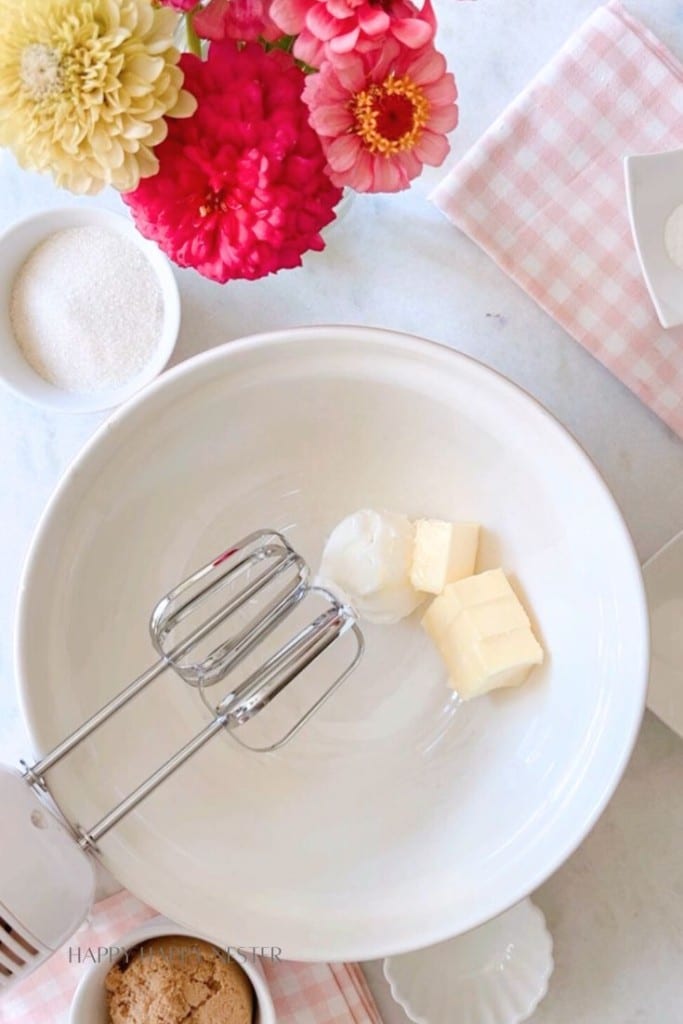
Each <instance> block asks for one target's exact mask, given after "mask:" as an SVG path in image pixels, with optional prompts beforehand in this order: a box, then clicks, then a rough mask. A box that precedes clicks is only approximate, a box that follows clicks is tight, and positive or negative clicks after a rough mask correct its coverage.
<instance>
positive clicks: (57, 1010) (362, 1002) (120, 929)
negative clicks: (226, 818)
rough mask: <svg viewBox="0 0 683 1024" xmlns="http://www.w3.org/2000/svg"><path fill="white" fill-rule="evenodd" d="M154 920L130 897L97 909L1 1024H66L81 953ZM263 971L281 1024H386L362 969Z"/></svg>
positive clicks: (7, 1006) (10, 1002) (23, 987)
mask: <svg viewBox="0 0 683 1024" xmlns="http://www.w3.org/2000/svg"><path fill="white" fill-rule="evenodd" d="M155 915H156V911H155V910H152V909H151V907H148V906H146V905H145V904H144V903H141V902H140V901H139V900H137V899H136V898H135V897H134V896H132V895H131V894H130V893H129V892H125V891H124V892H120V893H117V894H116V895H115V896H110V897H109V898H108V899H106V900H103V901H102V902H101V903H98V904H97V906H96V907H94V908H93V911H92V913H91V915H90V917H89V919H88V921H87V922H86V923H85V924H84V925H82V927H81V928H79V930H78V931H77V932H76V934H75V935H74V936H73V937H72V938H71V939H70V941H69V942H68V943H66V944H65V945H64V946H63V947H62V949H60V950H58V951H57V953H55V955H54V956H53V957H52V958H51V959H50V960H48V961H47V963H45V964H43V966H42V967H40V968H39V969H38V970H37V971H36V972H35V973H34V974H32V975H31V976H30V977H28V978H26V980H25V981H23V982H20V983H19V984H18V985H16V987H15V988H13V989H11V990H10V991H9V992H8V993H7V994H6V995H5V996H3V997H0V1022H1V1024H67V1022H68V1019H69V1006H70V1004H71V1000H72V998H73V994H74V992H75V990H76V986H77V985H78V982H79V980H80V978H81V976H82V973H83V971H84V970H86V969H87V962H86V963H83V962H81V963H79V962H78V955H77V951H78V950H80V951H81V956H82V957H83V958H84V959H85V960H86V961H87V951H88V950H97V949H98V948H100V947H101V948H105V949H106V948H107V947H109V946H112V945H113V946H116V944H117V942H118V941H119V940H120V939H121V938H122V937H123V936H124V935H125V934H126V933H127V932H130V931H132V930H133V929H135V928H137V927H138V926H139V925H141V924H142V923H143V922H144V921H147V920H149V918H151V917H154V916H155ZM70 951H71V954H70ZM84 951H85V953H84ZM263 968H264V971H265V974H266V977H267V980H268V984H269V987H270V991H271V994H272V997H273V1002H274V1004H275V1012H276V1014H277V1019H278V1024H382V1020H381V1017H380V1015H379V1012H378V1010H377V1007H376V1006H375V1003H374V1001H373V998H372V995H371V994H370V990H369V989H368V987H367V984H366V982H365V978H364V976H363V973H362V971H361V969H360V967H359V966H358V965H357V964H326V963H319V964H302V963H294V962H291V961H284V960H283V961H280V962H278V961H268V960H264V961H263Z"/></svg>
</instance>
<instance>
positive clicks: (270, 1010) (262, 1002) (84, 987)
mask: <svg viewBox="0 0 683 1024" xmlns="http://www.w3.org/2000/svg"><path fill="white" fill-rule="evenodd" d="M165 935H167V936H169V937H173V936H176V935H177V936H181V937H183V938H189V939H199V940H200V941H205V942H208V943H209V944H210V945H212V946H217V945H218V944H217V943H216V942H213V941H212V940H211V939H204V938H203V936H201V935H198V934H197V932H196V931H192V930H191V929H189V928H185V927H184V926H182V925H179V924H175V922H173V921H171V920H170V919H169V918H167V917H163V916H157V917H151V918H149V919H148V920H147V921H143V922H142V923H141V924H139V925H137V926H136V927H135V928H133V929H132V930H131V931H129V932H126V934H125V935H123V936H122V937H121V938H120V939H116V940H115V941H113V942H112V943H111V944H110V945H109V948H110V949H112V950H114V949H116V950H117V951H119V950H120V954H119V955H118V956H116V957H114V958H113V959H111V960H109V959H107V960H101V961H100V962H97V963H92V964H89V965H88V967H87V968H86V970H85V971H84V973H83V974H82V976H81V979H80V981H79V982H78V985H77V986H76V990H75V992H74V994H73V996H72V998H71V1003H70V1004H69V1019H68V1024H91V1021H90V1018H89V1017H86V1016H85V1009H84V1008H83V1007H82V1005H81V1004H82V1003H83V1001H84V1000H85V999H87V997H88V996H89V995H90V992H91V991H92V990H93V989H94V988H96V987H98V986H101V985H103V984H104V979H105V978H106V976H107V974H108V972H109V970H110V968H111V967H113V965H114V964H115V963H118V961H119V960H120V959H121V957H122V956H123V954H124V953H125V952H127V951H128V950H130V949H132V948H133V947H134V946H139V945H140V944H141V943H143V942H147V940H148V939H156V938H161V937H162V936H165ZM238 966H239V967H240V968H241V969H242V970H243V971H244V973H245V974H246V976H247V977H248V978H249V981H250V982H251V986H252V989H253V990H254V997H255V1002H256V1007H257V1008H258V1014H259V1015H258V1019H257V1020H256V1021H255V1024H276V1016H275V1007H274V1005H273V1000H272V997H271V994H270V988H269V987H268V982H267V981H266V978H265V974H264V972H263V968H262V967H261V965H260V963H259V962H258V961H256V960H253V961H250V960H249V959H248V958H247V959H245V962H244V963H239V964H238Z"/></svg>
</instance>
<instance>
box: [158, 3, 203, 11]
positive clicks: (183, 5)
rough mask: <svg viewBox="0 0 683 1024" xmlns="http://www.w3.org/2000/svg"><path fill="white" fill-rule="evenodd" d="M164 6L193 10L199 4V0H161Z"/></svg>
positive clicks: (177, 9)
mask: <svg viewBox="0 0 683 1024" xmlns="http://www.w3.org/2000/svg"><path fill="white" fill-rule="evenodd" d="M161 3H162V4H163V5H164V7H173V9H174V10H176V11H191V10H192V8H193V7H196V6H197V0H161Z"/></svg>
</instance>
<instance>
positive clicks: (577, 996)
mask: <svg viewBox="0 0 683 1024" xmlns="http://www.w3.org/2000/svg"><path fill="white" fill-rule="evenodd" d="M597 6H598V4H597V0H569V2H567V0H473V2H463V3H457V2H456V0H436V8H437V13H438V15H439V17H440V21H441V37H440V41H441V45H442V48H443V49H444V50H445V51H446V52H447V54H448V57H449V62H450V65H451V67H452V69H453V70H454V71H455V73H456V76H457V79H458V84H459V88H460V94H461V124H460V127H459V128H458V130H457V132H456V133H455V134H454V137H453V152H452V153H451V156H450V157H449V165H450V164H452V163H454V162H455V161H456V160H457V159H458V158H459V157H460V156H462V155H463V153H464V152H465V151H466V149H467V148H468V147H469V145H470V144H471V143H472V142H473V141H474V140H475V139H476V138H477V137H478V136H479V135H480V134H481V132H482V131H483V130H484V129H485V128H486V127H487V125H488V124H489V123H490V122H491V121H492V120H493V118H494V117H495V116H496V115H497V114H498V113H499V112H500V111H501V110H502V109H503V107H504V106H505V105H506V104H507V103H508V102H509V101H510V100H511V99H512V98H513V97H514V95H515V94H516V93H517V92H518V91H519V90H520V89H521V88H522V87H523V86H524V85H525V84H526V82H527V81H528V80H529V78H530V77H531V76H532V75H533V74H534V73H535V72H536V71H537V70H538V68H539V67H540V66H541V65H542V64H543V63H544V62H545V61H546V60H547V59H548V58H550V57H551V56H552V54H553V53H554V52H555V51H556V50H557V48H558V47H559V46H560V45H561V44H562V42H563V41H564V40H565V38H566V37H567V36H568V35H569V33H570V32H571V31H572V30H573V29H574V28H576V27H577V26H578V25H579V24H580V22H581V21H582V20H583V19H584V18H585V17H586V16H587V15H588V14H589V13H590V12H591V11H592V10H593V9H594V8H595V7H597ZM627 6H628V7H629V9H630V10H631V11H632V12H633V13H635V14H636V15H639V16H640V17H642V18H643V19H644V20H645V21H646V23H648V24H649V25H650V26H651V27H652V28H654V29H655V30H656V31H657V32H658V34H659V35H660V36H661V37H662V38H663V39H664V41H665V42H667V43H668V44H669V45H670V46H671V47H672V48H673V49H674V50H676V51H677V52H678V53H679V54H682V55H683V2H681V0H628V2H627ZM443 173H444V172H443V169H440V170H438V171H429V172H427V173H426V174H425V175H424V176H423V178H421V179H420V180H419V181H418V182H417V183H416V185H415V186H414V187H413V188H412V189H411V190H410V192H408V193H405V194H401V195H398V196H362V197H354V199H353V200H352V202H351V204H350V205H349V207H348V210H347V212H346V214H345V216H344V218H343V220H342V221H341V223H339V224H337V225H333V226H332V228H331V229H330V230H329V232H328V236H327V237H328V247H327V249H326V251H325V252H324V253H322V254H311V255H310V256H309V257H307V259H306V264H305V266H304V267H303V268H302V269H300V270H296V271H292V272H288V273H284V274H281V275H278V276H277V277H274V278H270V279H267V280H265V281H261V282H256V283H234V284H230V285H228V286H223V287H221V286H219V285H215V284H212V283H210V282H208V281H205V280H203V279H201V278H200V277H198V276H197V275H195V274H194V273H192V272H190V271H178V272H177V279H178V283H179V285H180V290H181V295H182V302H183V325H182V330H181V335H180V340H179V343H178V346H177V349H176V352H175V356H174V362H178V361H180V360H183V359H186V358H188V357H189V356H191V355H193V354H194V353H196V352H199V351H201V350H203V349H207V348H210V347H212V346H214V345H218V344H220V343H222V342H225V341H227V340H229V339H232V338H236V337H239V336H240V335H243V334H247V333H252V332H256V331H262V330H269V329H273V328H278V327H286V326H290V325H295V324H302V323H330V322H340V323H366V324H373V325H380V326H386V327H393V328H397V329H400V330H404V331H409V332H413V333H417V334H421V335H425V336H427V337H430V338H434V339H436V340H439V341H442V342H445V343H446V344H449V345H452V346H453V347H455V348H458V349H460V350H462V351H464V352H467V353H470V354H472V355H474V356H475V357H477V358H478V359H480V360H482V361H483V362H485V363H488V364H489V365H491V366H493V367H495V368H496V369H498V370H500V371H502V372H503V373H504V374H506V375H507V376H508V377H510V378H511V379H512V380H514V381H516V382H517V383H519V384H520V385H522V387H524V388H526V389H527V390H528V391H530V392H531V393H532V394H534V395H535V396H536V397H537V398H538V399H539V400H540V401H541V402H542V403H543V404H544V405H546V406H547V407H548V408H549V409H550V410H551V411H552V412H553V413H554V414H555V415H556V416H557V417H558V418H559V419H560V420H561V421H562V422H563V423H564V424H565V425H566V426H567V427H568V428H569V429H570V430H571V431H572V433H573V434H574V435H575V436H576V437H577V439H578V440H579V441H580V442H581V444H582V445H583V446H584V447H585V448H586V450H587V451H588V453H589V454H590V455H591V457H592V458H593V459H594V461H595V462H596V463H597V465H598V467H599V468H600V470H601V472H602V473H603V474H604V476H605V479H606V480H607V482H608V484H609V486H610V487H611V488H612V490H613V492H614V494H615V496H616V498H617V500H618V501H619V503H620V505H621V508H622V510H623V512H624V515H625V517H626V520H627V522H628V525H629V527H630V529H631V531H632V533H633V536H634V539H635V543H636V546H637V549H638V552H639V554H640V556H641V558H642V559H646V558H647V557H648V556H650V555H651V554H653V553H654V552H655V551H656V550H657V549H658V548H659V547H660V546H661V545H662V544H663V543H664V542H665V541H667V540H668V539H669V538H670V537H671V536H673V534H675V533H676V532H677V531H678V530H680V529H681V527H683V444H682V443H681V442H680V441H679V440H678V439H677V438H676V437H674V435H673V434H672V433H671V432H670V431H669V430H667V428H666V427H665V426H664V425H663V424H662V423H661V422H660V421H659V420H658V419H657V418H656V417H655V416H654V415H652V414H651V413H650V412H649V411H648V410H647V409H646V408H645V407H644V406H643V405H641V404H640V402H639V401H638V400H637V399H636V398H635V397H634V396H633V395H631V394H630V393H629V392H628V391H627V390H626V389H625V388H624V387H623V386H622V385H621V384H620V383H619V381H617V380H616V379H615V378H614V377H612V376H611V375H610V374H609V373H608V372H607V371H606V370H605V369H604V368H603V367H602V366H600V365H599V364H598V363H597V362H596V361H595V360H594V359H593V358H592V357H591V356H589V355H588V354H587V353H586V352H584V351H583V350H582V349H581V348H580V347H579V346H578V345H577V344H575V343H574V342H573V341H572V340H571V339H570V338H569V337H568V336H567V335H566V334H565V332H564V331H563V330H562V329H561V328H560V327H559V326H558V325H557V324H555V323H554V322H553V321H552V320H550V319H549V318H548V317H547V316H546V315H545V314H544V313H543V312H542V311H541V310H540V309H539V308H538V307H537V306H536V305H535V304H534V303H533V302H532V301H531V300H530V299H529V298H528V297H527V296H526V295H524V294H523V293H522V292H521V291H520V290H519V289H518V288H517V287H516V286H515V285H514V284H512V283H511V282H510V281H509V280H508V279H507V278H506V277H505V276H504V275H503V274H502V273H501V272H500V271H499V270H498V269H497V268H496V267H495V266H494V264H493V263H492V262H491V261H490V260H489V259H488V258H487V257H486V256H485V255H484V254H483V253H482V252H481V251H479V250H478V249H477V247H476V246H474V245H473V244H472V243H471V242H470V241H468V240H467V239H466V238H465V237H463V236H462V235H460V234H459V233H458V232H457V231H456V230H455V229H454V228H453V227H452V226H450V225H449V224H448V223H447V222H446V221H445V220H444V219H443V218H442V217H441V216H440V214H439V213H438V212H437V211H436V210H435V209H434V208H433V207H432V206H431V205H430V204H429V203H428V202H427V201H426V197H427V194H428V192H429V191H430V189H431V188H432V187H433V185H434V184H435V183H436V181H437V180H439V178H440V177H441V175H442V174H443ZM79 202H80V203H83V204H88V203H94V204H96V205H102V206H107V207H109V208H111V209H119V208H120V201H119V200H118V197H116V196H114V195H110V194H108V195H105V196H103V197H98V198H97V199H90V200H76V199H74V198H73V197H70V196H69V195H67V194H66V193H60V192H58V191H57V190H56V189H55V188H53V187H52V185H51V184H50V183H49V182H48V181H46V180H44V179H41V178H38V177H37V176H35V175H31V174H26V173H23V172H20V171H19V170H18V169H17V168H16V166H15V164H14V162H13V160H12V158H11V157H10V156H9V155H8V154H6V153H2V154H0V228H4V227H6V226H8V225H9V224H11V223H12V222H13V221H14V220H16V219H17V218H19V217H21V216H23V215H25V214H28V213H30V212H33V211H35V210H38V209H42V208H47V207H51V206H55V205H66V204H68V203H79ZM101 419H102V416H99V415H92V416H79V417H70V416H67V415H58V414H52V413H48V412H42V411H40V410H38V409H35V408H32V407H31V406H29V405H27V404H25V403H23V402H22V401H20V400H19V399H16V398H14V397H13V395H11V394H10V393H8V392H6V391H4V390H3V391H0V436H1V437H2V442H3V443H2V449H1V455H0V473H1V474H2V481H3V485H2V487H1V488H0V522H1V523H2V532H1V534H0V564H1V565H2V573H0V756H1V757H2V759H3V760H4V761H10V762H14V761H16V759H17V758H18V757H19V756H21V755H22V754H25V753H26V749H27V742H26V740H25V737H24V734H23V727H22V725H21V721H20V718H19V713H18V710H17V706H16V699H15V695H14V684H13V677H12V675H13V667H12V623H13V615H14V608H15V602H16V595H17V587H18V582H19V576H20V571H21V566H22V563H23V559H24V556H25V553H26V550H27V546H28V543H29V540H30V537H31V534H32V532H33V529H34V527H35V525H36V522H37V520H38V517H39V516H40V514H41V512H42V510H43V508H44V505H45V502H46V500H47V498H48V496H49V494H50V492H51V491H52V489H53V487H54V485H55V483H56V481H57V480H58V478H59V476H60V474H61V473H62V471H63V470H64V469H65V467H66V466H67V465H68V463H69V462H70V460H71V459H72V458H73V457H74V455H75V454H76V453H77V452H78V450H79V449H80V447H81V446H82V445H83V443H84V442H85V441H86V440H87V438H88V437H89V436H90V435H91V434H92V432H93V430H94V429H95V427H96V426H97V425H98V423H99V422H100V421H101ZM682 836H683V741H681V740H680V739H678V738H677V737H676V736H675V735H674V734H673V733H672V732H670V731H669V730H668V729H667V728H666V727H664V726H663V725H662V724H661V723H660V722H658V721H657V720H656V719H655V718H654V717H653V716H651V715H649V714H648V715H647V716H646V718H645V722H644V725H643V729H642V732H641V734H640V738H639V741H638V744H637V747H636V750H635V754H634V757H633V759H632V761H631V764H630V766H629V768H628V770H627V773H626V776H625V778H624V780H623V782H622V784H621V786H620V788H619V790H618V792H617V795H616V796H615V798H614V799H613V801H612V803H611V804H610V806H609V808H608V810H607V812H606V813H605V815H604V816H603V818H602V819H601V820H600V822H599V823H598V825H597V826H596V827H595V829H594V830H593V832H592V834H591V835H590V836H589V837H588V839H587V840H586V841H585V842H584V843H583V844H582V846H581V847H580V849H579V850H578V851H577V852H576V853H575V854H574V855H573V857H571V858H570V860H569V861H568V862H567V864H565V866H564V867H563V868H562V869H561V870H560V871H558V872H557V874H556V875H555V876H554V877H553V878H551V879H550V881H548V882H547V883H546V884H545V885H544V886H543V887H542V888H541V889H540V890H539V891H538V892H537V893H536V894H535V897H534V898H535V900H536V902H537V903H538V904H539V905H540V906H541V908H542V909H543V910H544V912H545V914H546V916H547V920H548V924H549V927H550V930H551V932H552V934H553V938H554V941H555V958H556V970H555V974H554V976H553V979H552V982H551V988H550V992H549V995H548V997H547V999H546V1000H545V1002H544V1003H543V1004H542V1005H541V1007H540V1008H539V1009H538V1011H537V1012H536V1014H535V1015H534V1016H533V1018H532V1020H533V1022H534V1024H551V1022H552V1024H569V1022H570V1021H571V1024H574V1022H575V1021H577V1020H579V1021H581V1024H617V1022H619V1024H636V1022H638V1024H678V1022H680V1021H681V1020H682V1019H683V973H682V972H681V971H680V969H679V965H680V963H681V962H682V958H683V856H681V837H682ZM367 974H368V977H369V979H370V982H371V985H372V988H373V991H374V992H375V995H376V997H377V999H378V1002H379V1004H380V1008H381V1010H382V1012H383V1015H384V1019H385V1021H386V1024H402V1022H405V1019H406V1018H405V1016H404V1015H403V1013H402V1011H401V1010H400V1009H399V1008H398V1007H396V1006H395V1005H394V1004H393V1002H392V1000H391V997H390V995H389V992H388V987H387V986H386V984H385V982H384V980H383V978H382V973H381V965H380V964H377V963H375V964H369V965H367Z"/></svg>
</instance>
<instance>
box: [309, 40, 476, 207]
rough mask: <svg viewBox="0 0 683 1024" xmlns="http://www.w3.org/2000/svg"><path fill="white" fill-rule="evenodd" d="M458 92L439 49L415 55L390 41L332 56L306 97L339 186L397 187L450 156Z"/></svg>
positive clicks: (388, 189) (358, 188) (384, 189)
mask: <svg viewBox="0 0 683 1024" xmlns="http://www.w3.org/2000/svg"><path fill="white" fill-rule="evenodd" d="M457 95H458V93H457V89H456V87H455V79H454V78H453V75H451V74H450V73H447V72H446V61H445V59H444V57H443V56H442V55H441V54H440V53H439V52H438V51H437V50H435V49H434V47H433V46H427V47H425V48H424V49H422V50H419V51H418V52H417V53H416V52H415V51H414V50H409V49H406V47H403V46H400V45H399V43H398V42H397V41H396V40H393V39H390V40H387V41H386V42H385V43H384V44H383V46H381V47H380V48H379V49H378V50H375V51H370V52H367V53H358V54H347V55H346V56H345V57H337V58H336V59H335V60H334V61H326V62H325V63H324V64H323V66H322V68H321V69H320V71H319V72H317V74H314V75H309V76H308V78H307V79H306V85H305V88H304V93H303V98H304V101H305V102H306V103H307V104H308V107H309V109H310V111H311V116H310V123H311V125H312V126H313V127H314V128H315V130H316V132H317V133H318V135H319V136H320V138H321V140H322V144H323V148H324V150H325V155H326V156H327V162H328V173H329V175H330V178H331V179H332V181H333V182H334V184H335V185H339V186H344V185H348V186H350V187H351V188H354V189H355V190H356V191H357V192H398V191H400V190H401V189H404V188H407V187H408V185H409V184H410V181H411V180H412V179H413V178H416V177H417V175H418V174H420V172H421V170H422V166H423V164H431V165H433V166H435V167H436V166H438V165H439V164H440V163H442V162H443V160H444V159H445V157H446V154H447V153H448V149H449V146H448V142H447V140H446V137H445V132H448V131H450V130H451V129H452V128H455V126H456V124H457V123H458V108H457V105H456V102H455V101H456V99H457Z"/></svg>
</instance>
